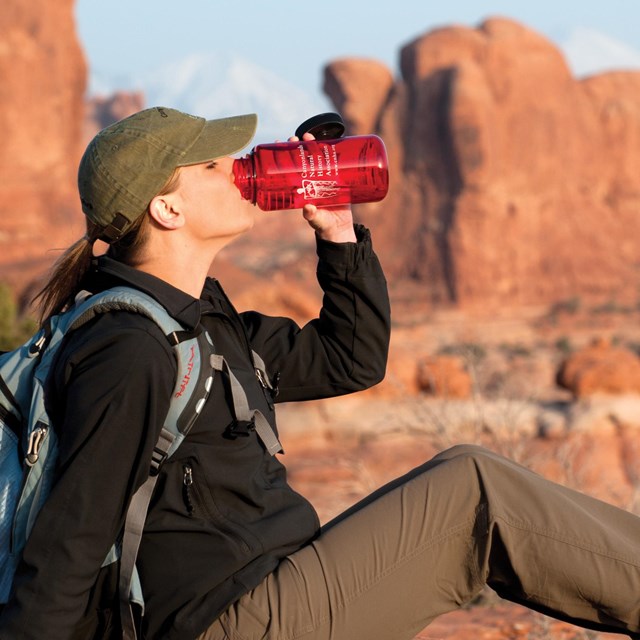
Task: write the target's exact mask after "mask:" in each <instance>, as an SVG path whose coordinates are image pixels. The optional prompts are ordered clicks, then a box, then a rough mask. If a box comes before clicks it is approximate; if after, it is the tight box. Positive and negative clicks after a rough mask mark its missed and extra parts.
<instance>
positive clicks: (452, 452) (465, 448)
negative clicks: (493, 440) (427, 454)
mask: <svg viewBox="0 0 640 640" xmlns="http://www.w3.org/2000/svg"><path fill="white" fill-rule="evenodd" d="M491 455H492V454H491V452H490V451H489V450H488V449H485V448H484V447H481V446H479V445H477V444H457V445H455V446H453V447H450V448H449V449H445V450H444V451H442V452H441V453H439V454H438V455H437V456H436V457H437V458H440V459H443V460H454V459H458V458H471V459H473V460H478V459H483V458H486V457H489V456H491Z"/></svg>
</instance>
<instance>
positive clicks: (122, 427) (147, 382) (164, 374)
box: [0, 314, 175, 640]
mask: <svg viewBox="0 0 640 640" xmlns="http://www.w3.org/2000/svg"><path fill="white" fill-rule="evenodd" d="M121 315H123V314H107V315H105V316H102V317H100V318H99V319H98V321H97V322H96V323H95V324H94V325H92V326H90V327H87V330H86V331H84V330H83V329H81V330H79V331H78V333H77V334H74V335H73V336H71V338H70V340H69V342H68V343H67V347H65V348H64V351H63V352H61V354H60V357H59V358H58V360H57V363H58V364H57V366H56V367H55V370H54V375H53V381H52V382H53V384H52V385H50V386H51V388H52V390H53V391H54V392H56V393H58V394H59V396H58V397H57V398H56V400H55V404H56V406H57V407H58V410H57V411H56V415H59V416H61V418H60V420H59V421H58V422H57V423H56V422H55V419H54V423H53V424H54V428H55V429H56V432H57V433H58V434H59V464H58V467H57V474H56V480H55V484H54V486H53V489H52V492H51V494H50V496H49V498H48V499H47V501H46V503H45V504H44V506H43V508H42V510H41V511H40V514H39V515H38V518H37V519H36V522H35V525H34V528H33V530H32V533H31V535H30V537H29V539H28V541H27V544H26V547H25V549H24V553H23V559H22V562H21V564H20V567H19V569H18V574H17V576H16V582H15V591H14V594H13V597H12V599H11V601H10V602H9V604H8V605H7V606H6V607H5V609H4V611H3V613H2V616H0V637H1V638H7V639H8V638H11V639H14V638H16V639H17V638H20V639H25V640H26V639H33V640H35V639H36V638H37V639H38V640H41V639H42V638H48V639H49V640H57V639H61V640H62V639H63V638H69V637H71V636H72V632H73V630H74V628H75V627H76V626H77V624H78V622H79V620H80V619H81V618H82V617H83V615H84V614H85V610H86V608H87V603H88V600H89V594H90V591H91V588H92V586H93V585H94V583H95V581H96V577H97V575H98V571H99V570H100V567H101V565H102V562H103V560H104V558H105V557H106V554H107V552H108V550H109V549H110V547H111V545H112V544H113V542H114V541H115V540H116V538H117V536H118V533H119V531H120V530H121V528H122V525H123V520H124V515H125V511H126V505H127V504H128V500H129V498H130V496H131V495H132V493H133V492H134V491H135V489H136V488H138V487H139V486H140V485H141V484H142V483H143V482H144V480H145V479H146V477H147V474H148V470H149V463H148V461H149V460H150V459H151V450H152V449H153V446H154V443H155V441H156V438H157V435H158V433H159V430H160V427H161V423H162V420H163V419H164V415H165V414H166V412H167V409H168V403H169V398H170V396H171V390H172V388H173V383H174V380H175V365H173V364H172V361H173V358H172V355H171V351H170V347H169V345H168V344H166V345H164V344H162V343H161V340H162V341H164V342H165V343H166V340H164V338H163V337H162V335H161V334H159V337H160V339H158V336H154V331H153V330H154V329H156V327H155V325H154V326H153V327H150V326H146V325H149V324H151V323H150V321H149V320H147V319H145V318H141V317H140V319H139V321H138V317H137V316H136V317H135V318H136V320H135V321H134V326H133V327H132V326H130V325H131V321H129V326H122V324H121V322H122V320H121V319H120V318H118V316H121ZM127 315H130V314H127ZM144 323H146V325H145V324H144ZM158 333H159V332H158ZM80 334H81V335H80ZM172 367H173V368H172Z"/></svg>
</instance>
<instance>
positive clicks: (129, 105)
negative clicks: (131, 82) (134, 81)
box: [83, 91, 145, 145]
mask: <svg viewBox="0 0 640 640" xmlns="http://www.w3.org/2000/svg"><path fill="white" fill-rule="evenodd" d="M144 107H145V104H144V94H143V93H142V92H141V91H117V92H116V93H114V94H113V95H110V96H97V97H94V98H91V99H90V100H89V101H88V102H87V105H86V113H85V119H84V136H83V137H84V141H83V142H84V144H85V145H86V144H88V143H89V141H90V140H91V138H93V136H94V135H95V134H96V133H97V132H98V131H100V129H104V128H105V127H108V126H109V125H110V124H112V123H114V122H116V121H117V120H122V118H126V117H127V116H130V115H132V114H133V113H136V112H137V111H140V110H141V109H144Z"/></svg>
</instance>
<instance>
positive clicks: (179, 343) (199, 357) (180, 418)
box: [70, 287, 213, 640]
mask: <svg viewBox="0 0 640 640" xmlns="http://www.w3.org/2000/svg"><path fill="white" fill-rule="evenodd" d="M76 307H77V308H76V311H75V312H74V316H73V318H72V320H71V322H70V328H76V327H78V326H80V325H82V324H84V323H86V322H88V321H89V320H91V319H92V318H94V317H95V316H96V315H98V314H100V313H106V312H111V311H114V310H122V311H129V312H135V313H140V314H142V315H145V316H147V317H148V318H150V319H152V320H153V321H155V322H156V324H157V325H158V326H159V327H160V329H161V330H162V331H163V333H164V334H165V336H166V337H167V339H168V340H169V342H170V344H171V345H172V347H173V351H174V354H175V357H176V365H177V375H176V382H175V387H174V390H173V393H172V397H171V403H170V406H169V412H168V414H167V416H166V418H165V422H164V426H163V428H162V430H161V433H160V437H159V439H158V442H157V443H156V445H155V447H154V450H153V454H152V460H151V467H150V473H149V477H148V478H147V480H146V481H145V483H144V484H143V485H142V486H141V487H140V488H139V489H138V490H137V491H136V493H135V494H134V495H133V497H132V499H131V503H130V505H129V509H128V511H127V517H126V520H125V527H124V533H123V538H122V546H121V550H120V554H118V549H117V548H116V547H114V548H112V550H111V551H110V552H109V555H108V556H107V559H106V560H105V564H107V563H108V561H111V560H115V559H117V557H118V555H119V556H120V579H119V592H120V616H121V623H122V628H123V638H124V639H125V640H135V638H136V627H135V619H134V615H133V610H132V608H131V603H132V602H134V603H136V604H138V605H139V606H140V607H141V608H142V611H144V599H143V598H142V590H141V586H140V579H139V576H138V573H137V570H136V566H135V563H136V558H137V555H138V549H139V547H140V542H141V539H142V532H143V529H144V523H145V520H146V516H147V511H148V508H149V502H150V501H151V496H152V495H153V490H154V488H155V485H156V482H157V478H158V473H159V470H160V467H161V466H162V464H163V462H164V461H165V460H166V459H167V458H168V457H169V456H170V455H172V453H173V452H174V451H175V450H176V449H177V448H178V447H179V446H180V444H181V443H182V441H183V440H184V437H185V436H186V434H187V433H188V432H189V430H190V429H191V427H192V425H193V423H194V422H195V420H196V419H197V418H198V416H199V415H200V412H201V411H202V408H203V407H204V404H205V402H206V399H207V397H208V395H209V392H210V391H211V386H212V383H213V368H212V366H211V363H210V360H209V356H210V354H211V353H212V352H213V343H212V341H211V338H210V337H209V335H208V334H207V333H206V331H203V330H202V331H196V332H193V333H192V334H189V333H188V332H185V331H183V328H182V326H181V325H180V324H179V323H178V322H177V321H176V320H175V319H173V318H172V317H171V316H170V315H169V314H168V313H167V311H166V309H165V308H164V307H163V306H162V305H160V304H159V303H158V302H157V301H155V300H154V299H153V298H152V297H151V296H148V295H146V294H144V293H142V292H140V291H137V290H135V289H131V288H129V287H115V288H113V289H109V290H107V291H104V292H102V293H100V294H96V295H94V296H91V297H89V298H87V299H86V300H83V301H82V302H80V303H79V304H77V305H76Z"/></svg>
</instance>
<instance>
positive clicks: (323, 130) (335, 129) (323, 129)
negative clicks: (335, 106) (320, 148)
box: [295, 113, 344, 140]
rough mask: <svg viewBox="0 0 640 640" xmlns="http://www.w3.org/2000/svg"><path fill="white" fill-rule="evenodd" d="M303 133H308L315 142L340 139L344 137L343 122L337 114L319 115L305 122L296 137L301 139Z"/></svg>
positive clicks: (297, 131)
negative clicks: (313, 137)
mask: <svg viewBox="0 0 640 640" xmlns="http://www.w3.org/2000/svg"><path fill="white" fill-rule="evenodd" d="M304 133H310V134H312V135H313V136H315V138H316V140H329V139H335V138H341V137H342V136H343V135H344V121H343V119H342V116H341V115H340V114H339V113H319V114H318V115H317V116H313V117H312V118H309V119H308V120H305V121H304V122H303V123H302V124H301V125H300V126H299V127H298V128H297V129H296V134H295V135H296V137H298V138H300V139H302V135H303V134H304Z"/></svg>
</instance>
